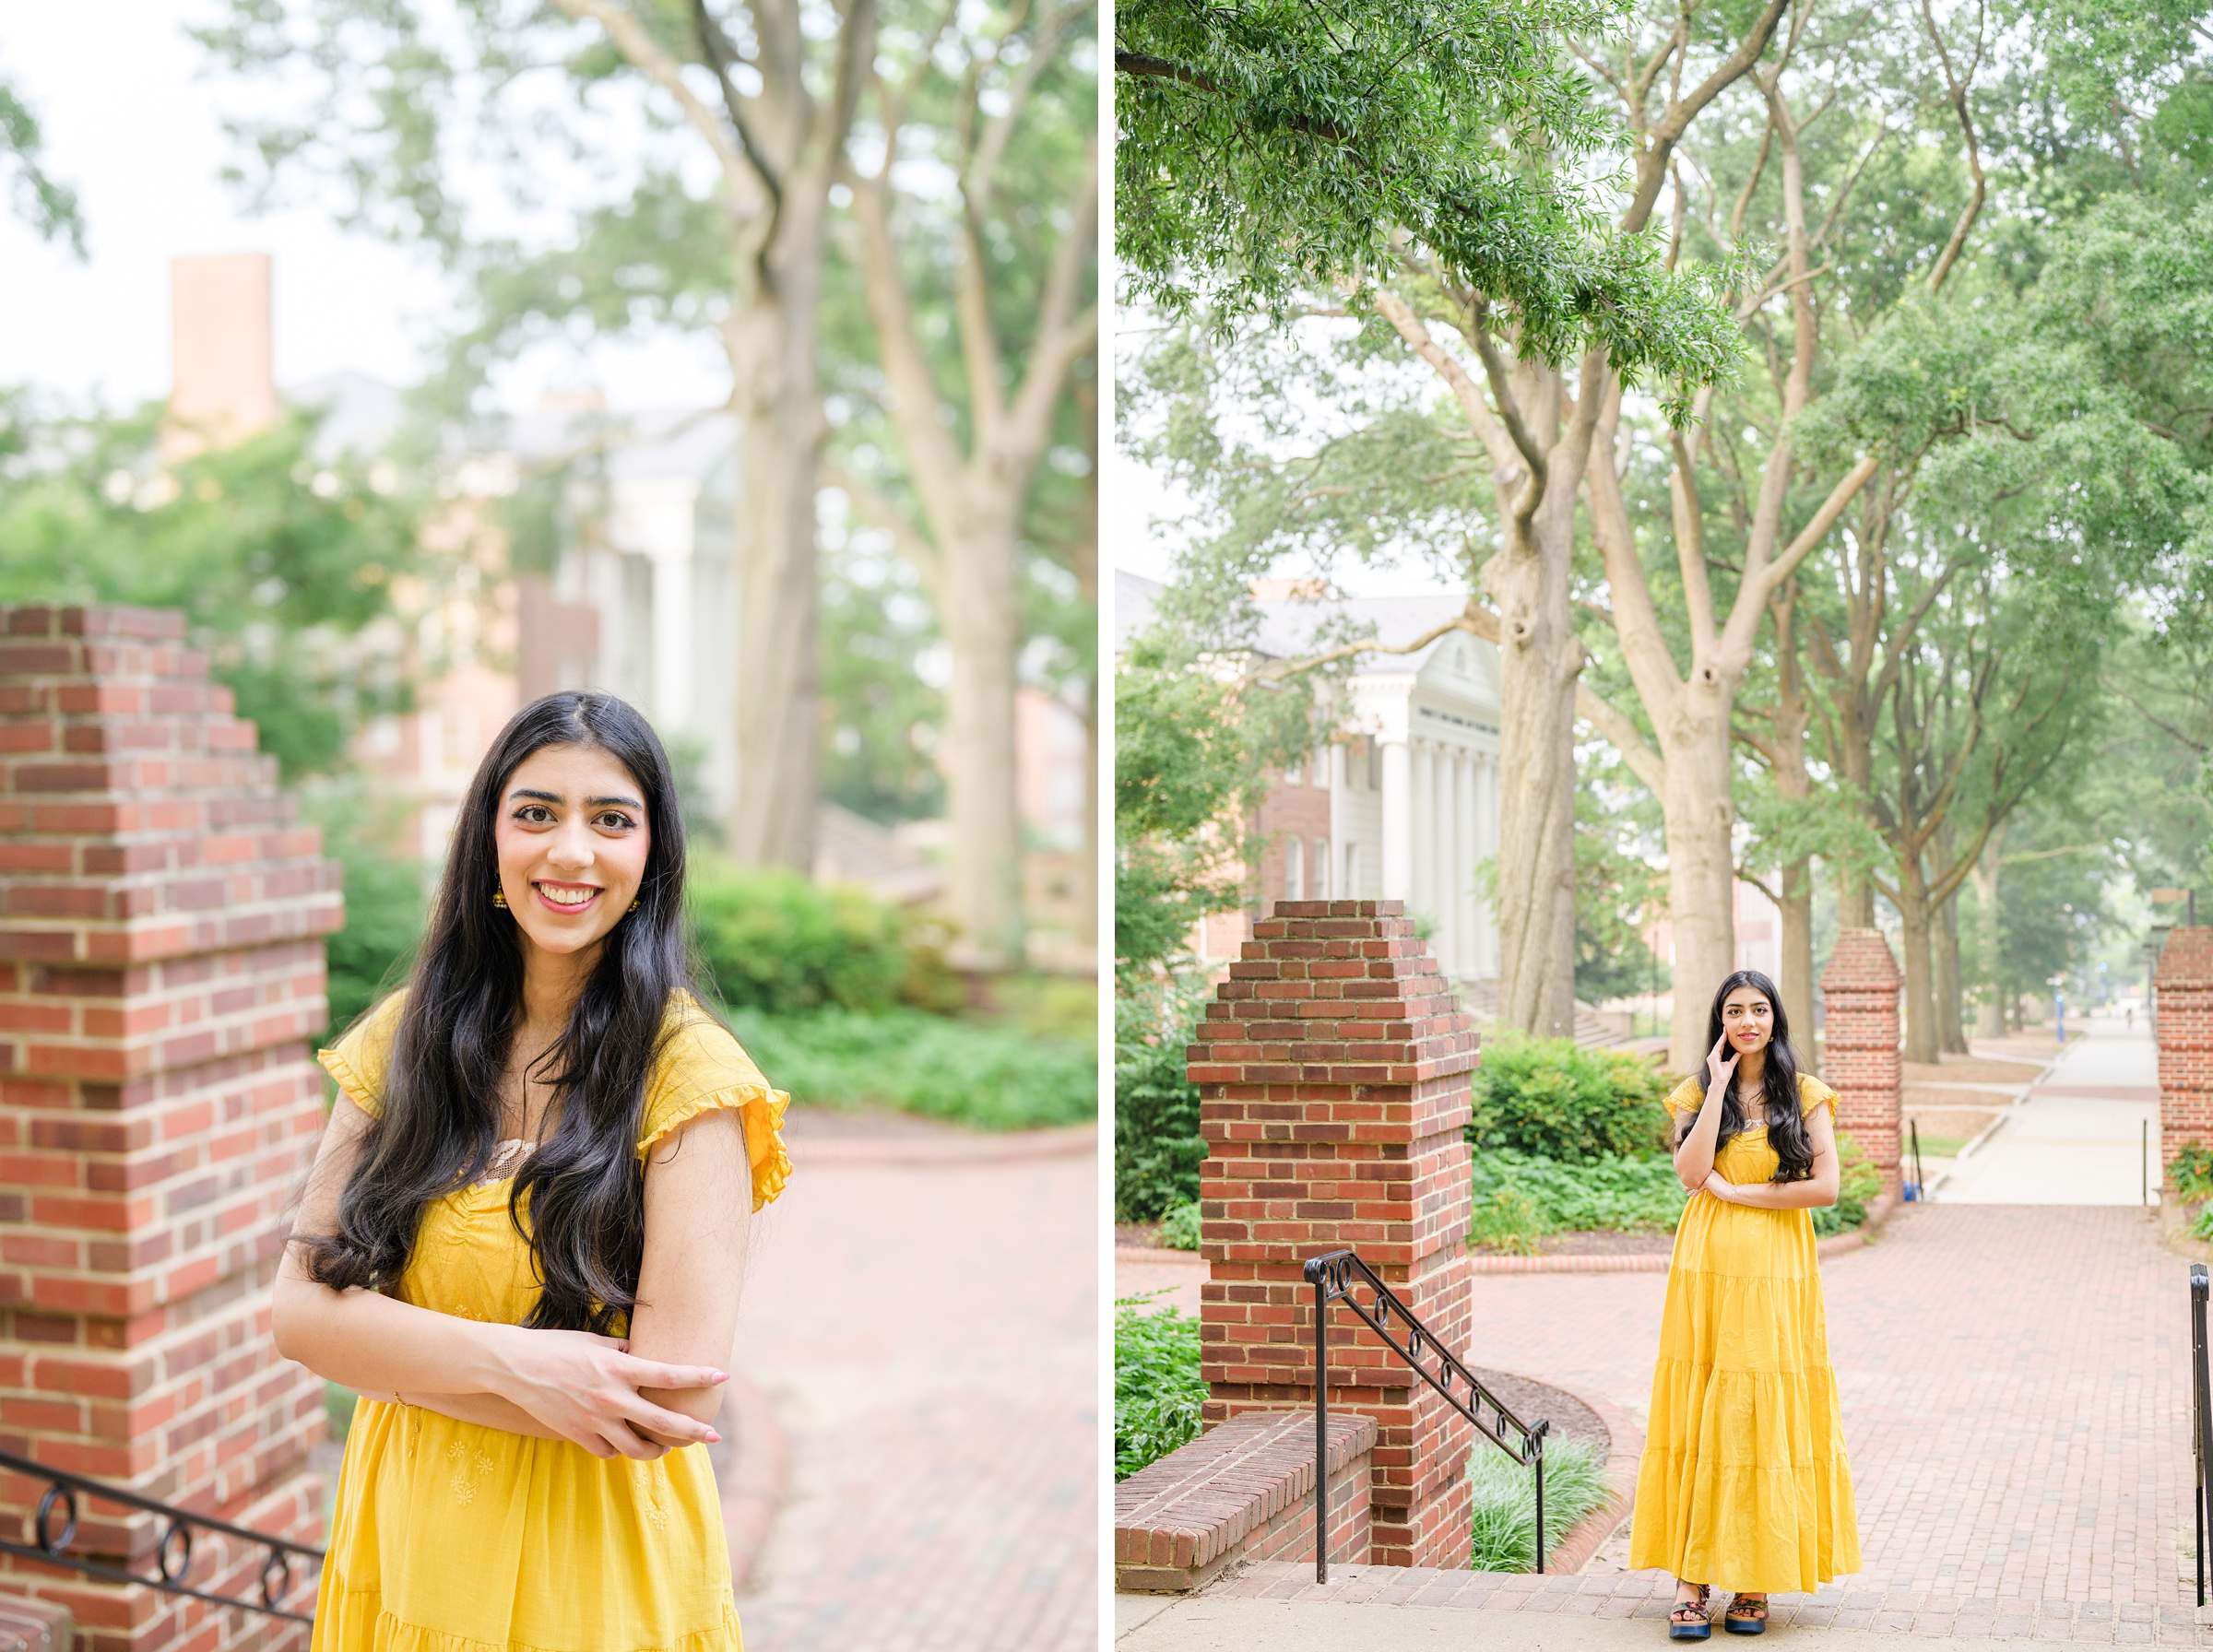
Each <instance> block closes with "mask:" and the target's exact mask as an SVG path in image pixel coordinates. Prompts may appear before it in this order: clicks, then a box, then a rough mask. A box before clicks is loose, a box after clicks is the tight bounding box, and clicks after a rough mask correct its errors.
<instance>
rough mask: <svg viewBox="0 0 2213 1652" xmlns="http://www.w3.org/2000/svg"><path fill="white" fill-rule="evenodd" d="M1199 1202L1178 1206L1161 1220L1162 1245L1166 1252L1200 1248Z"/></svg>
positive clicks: (1193, 1201)
mask: <svg viewBox="0 0 2213 1652" xmlns="http://www.w3.org/2000/svg"><path fill="white" fill-rule="evenodd" d="M1199 1240H1200V1233H1199V1201H1198V1200H1197V1199H1193V1200H1191V1202H1190V1203H1189V1204H1188V1205H1178V1206H1177V1207H1176V1208H1175V1209H1173V1210H1170V1211H1169V1212H1168V1213H1167V1214H1166V1216H1164V1217H1162V1218H1161V1219H1160V1243H1161V1246H1162V1248H1163V1249H1165V1250H1197V1249H1198V1248H1199Z"/></svg>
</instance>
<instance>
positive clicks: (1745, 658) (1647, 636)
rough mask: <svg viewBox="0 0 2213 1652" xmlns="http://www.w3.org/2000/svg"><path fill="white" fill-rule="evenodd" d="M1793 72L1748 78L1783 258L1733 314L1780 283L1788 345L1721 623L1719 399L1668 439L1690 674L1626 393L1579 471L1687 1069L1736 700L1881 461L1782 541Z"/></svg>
mask: <svg viewBox="0 0 2213 1652" xmlns="http://www.w3.org/2000/svg"><path fill="white" fill-rule="evenodd" d="M1794 43H1795V41H1794V39H1793V42H1792V44H1794ZM1789 61H1790V47H1789V46H1786V47H1785V49H1784V51H1783V53H1782V55H1781V61H1779V62H1778V63H1777V64H1776V65H1775V66H1774V68H1773V69H1772V70H1771V71H1770V72H1769V74H1767V75H1764V76H1763V75H1759V74H1757V73H1755V75H1754V81H1755V84H1757V86H1758V87H1759V88H1760V89H1761V91H1762V92H1763V93H1764V94H1765V96H1766V99H1767V103H1768V109H1769V127H1770V130H1771V132H1772V133H1773V141H1774V142H1775V144H1776V147H1777V148H1778V149H1779V150H1780V153H1781V174H1782V198H1783V204H1784V222H1785V226H1786V240H1785V243H1784V256H1783V260H1782V263H1781V267H1780V269H1779V270H1778V272H1777V274H1776V275H1775V276H1774V277H1770V280H1769V282H1768V283H1766V284H1763V288H1762V290H1760V291H1758V292H1756V293H1754V294H1752V295H1750V296H1749V297H1747V298H1746V301H1744V302H1743V303H1742V304H1741V305H1740V306H1739V309H1738V314H1739V315H1740V317H1742V318H1743V319H1746V320H1749V319H1750V317H1751V316H1752V315H1753V314H1755V313H1757V311H1758V310H1759V309H1760V308H1761V307H1762V306H1763V305H1765V303H1766V302H1767V301H1768V300H1769V298H1770V297H1772V296H1773V294H1774V291H1775V289H1776V288H1777V286H1778V285H1780V286H1781V287H1782V288H1784V289H1787V291H1788V294H1789V301H1790V306H1791V319H1792V335H1793V336H1792V345H1793V348H1792V353H1791V363H1790V370H1789V372H1788V374H1787V376H1786V377H1785V379H1784V382H1783V385H1782V398H1781V401H1782V405H1781V419H1780V421H1779V422H1780V429H1779V431H1778V433H1777V437H1776V440H1775V443H1774V444H1773V446H1772V447H1771V448H1770V449H1769V456H1768V463H1767V466H1766V467H1765V469H1764V471H1763V472H1762V475H1761V478H1760V487H1759V493H1758V496H1757V502H1756V503H1755V505H1754V507H1753V513H1752V520H1751V525H1750V531H1749V533H1748V535H1747V537H1746V546H1745V551H1744V565H1743V572H1742V577H1741V578H1740V580H1739V582H1738V585H1737V593H1736V597H1735V600H1734V602H1733V603H1732V604H1731V606H1730V608H1729V611H1728V612H1727V614H1726V615H1722V614H1720V613H1718V612H1717V606H1716V603H1715V599H1714V596H1713V589H1712V584H1711V580H1710V572H1709V568H1708V563H1707V555H1706V537H1705V516H1704V507H1703V504H1702V502H1701V501H1700V499H1699V497H1698V448H1699V444H1700V443H1701V440H1702V437H1703V431H1704V414H1705V413H1706V410H1707V407H1709V405H1710V400H1711V397H1710V393H1702V394H1701V395H1700V396H1699V398H1698V415H1699V417H1698V419H1697V420H1696V422H1694V425H1693V427H1692V428H1691V429H1689V430H1686V431H1675V432H1674V433H1673V441H1674V446H1675V468H1674V470H1673V472H1672V473H1671V475H1670V477H1669V492H1670V500H1671V504H1672V507H1673V509H1672V514H1673V518H1674V521H1673V526H1674V538H1675V556H1676V562H1677V567H1678V570H1679V572H1680V574H1681V586H1682V601H1683V605H1684V608H1685V618H1686V619H1687V620H1688V622H1689V624H1688V630H1689V635H1690V664H1689V669H1688V670H1687V671H1684V670H1681V669H1679V668H1678V667H1677V665H1676V662H1675V654H1674V651H1673V650H1672V648H1671V647H1670V646H1669V643H1668V638H1667V632H1666V629H1665V627H1664V626H1663V622H1662V619H1661V616H1660V611H1659V607H1658V604H1657V603H1656V601H1655V599H1654V597H1653V595H1652V586H1651V581H1650V580H1649V579H1648V578H1647V577H1646V573H1645V567H1644V560H1643V556H1642V554H1641V551H1640V550H1639V545H1638V537H1637V528H1636V524H1635V523H1634V522H1633V520H1632V519H1631V517H1630V513H1629V508H1628V503H1627V500H1626V499H1625V498H1624V496H1623V494H1622V491H1621V483H1620V478H1619V476H1618V473H1617V471H1616V469H1615V456H1614V454H1615V443H1616V441H1617V439H1618V434H1619V432H1618V421H1617V419H1616V418H1615V417H1613V416H1611V415H1612V414H1613V413H1615V412H1617V410H1618V407H1619V391H1618V389H1615V390H1614V392H1613V407H1612V408H1611V409H1610V416H1609V417H1608V418H1606V419H1604V420H1602V439H1601V440H1600V441H1599V442H1598V443H1595V444H1594V445H1593V448H1592V457H1591V462H1590V463H1589V464H1588V466H1586V467H1585V478H1584V479H1585V485H1586V487H1587V489H1588V491H1589V494H1590V498H1591V525H1592V537H1594V538H1595V539H1596V540H1597V541H1598V548H1599V551H1600V554H1601V555H1602V557H1603V558H1604V563H1605V571H1606V589H1607V596H1608V599H1609V602H1610V604H1611V616H1612V619H1613V623H1614V630H1615V636H1616V637H1617V638H1618V639H1619V640H1620V643H1621V649H1622V656H1623V659H1624V661H1625V663H1626V664H1627V667H1628V670H1629V678H1630V680H1631V682H1632V683H1633V684H1634V685H1635V687H1636V690H1637V694H1638V698H1639V700H1640V701H1642V702H1643V704H1644V709H1645V714H1646V716H1647V718H1648V719H1649V720H1650V722H1651V727H1652V733H1653V737H1654V739H1655V740H1656V741H1657V749H1654V748H1653V746H1651V745H1648V744H1647V743H1646V742H1645V740H1644V738H1643V737H1642V736H1641V734H1639V731H1638V729H1637V727H1636V726H1635V724H1634V723H1633V722H1632V721H1631V719H1630V718H1629V717H1628V716H1627V715H1626V714H1623V713H1621V712H1619V711H1618V710H1615V709H1614V708H1612V707H1608V708H1606V710H1605V712H1604V714H1602V715H1599V716H1596V717H1594V718H1593V719H1592V721H1593V723H1594V724H1595V726H1597V727H1598V729H1599V731H1600V732H1601V733H1602V734H1604V735H1605V736H1606V737H1607V738H1608V739H1610V740H1612V741H1613V742H1614V744H1615V746H1616V747H1618V748H1619V749H1621V751H1622V753H1623V755H1624V756H1625V757H1626V758H1627V760H1628V762H1629V765H1630V767H1631V768H1632V769H1633V770H1634V771H1635V772H1636V773H1637V774H1638V775H1639V777H1640V778H1641V779H1643V780H1644V782H1645V784H1646V785H1650V786H1651V788H1652V790H1653V791H1654V792H1655V793H1657V794H1658V795H1659V797H1660V809H1661V818H1662V820H1663V825H1664V828H1665V831H1666V835H1667V868H1668V913H1669V918H1670V920H1671V923H1672V926H1673V931H1674V935H1675V981H1676V984H1677V991H1676V993H1675V1014H1674V1018H1673V1022H1672V1024H1671V1026H1670V1028H1669V1039H1668V1045H1669V1047H1668V1059H1669V1064H1670V1067H1671V1068H1672V1069H1673V1070H1675V1071H1677V1072H1687V1071H1690V1070H1692V1069H1693V1068H1696V1067H1697V1066H1698V1062H1699V1061H1700V1060H1701V1059H1702V1057H1703V1056H1704V1053H1705V1052H1704V1048H1703V1045H1704V1044H1705V1034H1706V1021H1705V1014H1706V1011H1705V999H1706V997H1707V996H1708V994H1709V993H1710V988H1711V987H1712V986H1713V985H1715V984H1718V983H1719V982H1720V981H1721V979H1722V977H1723V976H1724V975H1726V974H1728V973H1729V972H1730V970H1731V969H1732V968H1733V967H1734V963H1735V956H1736V928H1735V896H1734V887H1733V886H1734V879H1735V873H1736V862H1735V855H1734V848H1733V845H1732V842H1731V836H1732V832H1733V829H1734V824H1735V820H1736V811H1735V807H1734V801H1733V798H1732V790H1733V785H1732V783H1733V774H1732V764H1731V741H1732V737H1733V726H1734V712H1735V708H1736V700H1737V694H1738V691H1739V690H1741V689H1742V687H1743V685H1744V680H1745V674H1746V671H1747V670H1749V669H1750V667H1751V665H1752V658H1753V649H1754V646H1755V644H1756V643H1757V639H1758V634H1759V628H1760V622H1761V620H1762V619H1764V618H1765V617H1766V612H1767V608H1768V605H1769V602H1770V601H1771V600H1772V599H1773V598H1774V597H1775V596H1776V595H1777V594H1778V593H1779V592H1780V591H1781V588H1782V587H1783V585H1784V584H1785V583H1786V582H1788V580H1789V579H1790V577H1791V575H1792V573H1793V572H1794V571H1795V570H1796V569H1797V567H1798V565H1799V563H1800V562H1802V561H1804V560H1805V558H1806V557H1807V555H1808V554H1810V553H1811V552H1812V551H1813V549H1815V547H1817V545H1819V544H1820V543H1821V541H1822V540H1823V539H1824V538H1825V537H1827V536H1828V530H1829V528H1830V527H1831V526H1832V525H1834V524H1835V522H1836V520H1837V518H1838V516H1839V515H1840V514H1841V513H1842V512H1843V510H1844V508H1845V507H1846V506H1847V505H1849V504H1850V503H1851V502H1852V496H1853V495H1854V494H1856V493H1858V492H1859V490H1861V488H1862V487H1864V485H1865V484H1866V482H1867V479H1868V478H1870V477H1871V476H1873V475H1874V474H1875V471H1876V466H1877V463H1878V460H1877V459H1876V456H1874V455H1869V456H1867V457H1865V458H1863V459H1862V460H1861V461H1860V462H1859V463H1858V464H1856V465H1854V466H1852V468H1851V469H1850V470H1848V471H1847V472H1846V473H1845V474H1844V475H1843V476H1842V477H1840V478H1838V480H1837V482H1836V483H1835V484H1834V486H1832V487H1831V488H1830V490H1829V492H1828V498H1827V499H1825V500H1824V501H1822V503H1821V505H1820V506H1819V508H1818V509H1817V510H1816V511H1815V513H1814V514H1813V517H1812V519H1811V520H1810V521H1809V522H1807V523H1806V524H1805V526H1804V527H1802V528H1801V529H1800V530H1799V531H1798V533H1797V534H1796V535H1795V536H1793V537H1791V538H1790V539H1789V540H1788V541H1787V542H1785V540H1784V537H1783V506H1784V503H1785V501H1786V498H1787V495H1788V492H1789V488H1790V483H1791V479H1792V475H1793V468H1794V464H1795V460H1794V457H1793V451H1792V447H1791V442H1790V433H1789V432H1790V421H1791V420H1792V419H1793V418H1795V417H1796V416H1797V415H1798V413H1799V412H1801V411H1802V410H1803V409H1804V408H1805V406H1806V405H1807V403H1808V402H1810V401H1811V400H1812V384H1813V372H1814V364H1815V358H1816V355H1817V348H1818V343H1819V333H1818V326H1817V321H1816V318H1815V312H1814V298H1813V292H1812V286H1813V281H1812V271H1811V268H1810V263H1809V257H1808V250H1809V237H1808V235H1807V232H1806V223H1805V169H1804V166H1803V163H1802V161H1801V159H1800V151H1799V145H1798V129H1797V124H1796V121H1795V120H1794V118H1793V114H1792V112H1791V109H1790V104H1789V100H1788V99H1787V98H1785V97H1784V96H1783V95H1782V92H1781V77H1782V74H1783V71H1784V69H1785V68H1786V67H1787V66H1788V64H1789ZM1809 970H1810V965H1809Z"/></svg>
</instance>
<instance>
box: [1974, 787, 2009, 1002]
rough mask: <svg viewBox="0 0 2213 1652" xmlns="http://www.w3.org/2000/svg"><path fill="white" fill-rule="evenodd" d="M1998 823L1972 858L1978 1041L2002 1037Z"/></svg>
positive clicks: (2001, 832) (2002, 829)
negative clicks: (1978, 988) (1979, 971)
mask: <svg viewBox="0 0 2213 1652" xmlns="http://www.w3.org/2000/svg"><path fill="white" fill-rule="evenodd" d="M2006 825H2007V822H2006V821H2004V820H2000V821H1999V822H1998V823H1997V825H1996V826H1994V827H1993V828H1992V829H1991V833H1990V841H1989V842H1987V843H1985V844H1983V845H1982V854H1981V855H1977V856H1976V857H1975V867H1974V871H1973V872H1972V873H1971V874H1970V876H1972V877H1973V879H1974V880H1975V951H1976V953H1977V955H1978V958H1979V961H1980V962H1981V963H1982V991H1981V993H1980V994H1979V995H1978V996H1979V997H1980V998H1981V1002H1980V1003H1978V1004H1977V1005H1976V1007H1975V1033H1976V1035H1977V1036H1978V1037H1982V1038H2003V1037H2004V1036H2005V1035H2006V987H2005V984H2004V979H2003V972H2002V971H2000V969H1999V968H1998V873H1999V871H2000V870H2001V869H2002V868H2003V867H2004V866H2005V864H2006V863H2005V858H2004V855H2005V848H2006Z"/></svg>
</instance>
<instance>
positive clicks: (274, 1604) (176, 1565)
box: [0, 1451, 323, 1623]
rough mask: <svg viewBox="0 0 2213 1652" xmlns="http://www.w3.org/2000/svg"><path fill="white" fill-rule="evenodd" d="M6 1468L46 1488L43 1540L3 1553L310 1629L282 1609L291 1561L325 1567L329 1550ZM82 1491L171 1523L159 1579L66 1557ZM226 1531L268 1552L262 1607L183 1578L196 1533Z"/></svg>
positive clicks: (15, 1461)
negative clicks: (57, 1525)
mask: <svg viewBox="0 0 2213 1652" xmlns="http://www.w3.org/2000/svg"><path fill="white" fill-rule="evenodd" d="M0 1469H6V1470H8V1471H9V1472H11V1473H15V1474H21V1475H24V1476H26V1477H27V1478H29V1479H32V1480H42V1481H45V1482H46V1494H45V1495H44V1496H42V1497H41V1498H40V1499H39V1512H38V1515H37V1517H36V1518H35V1519H34V1520H33V1522H32V1525H31V1529H32V1531H33V1532H34V1533H35V1534H36V1536H37V1538H38V1545H37V1546H36V1547H35V1548H34V1547H32V1546H31V1545H30V1544H28V1543H11V1542H7V1541H5V1540H0V1554H19V1555H21V1556H22V1557H23V1558H25V1559H26V1560H36V1561H43V1562H44V1563H46V1564H48V1565H50V1566H66V1567H67V1568H68V1569H69V1570H71V1571H73V1572H78V1573H82V1574H83V1575H85V1576H87V1577H96V1578H98V1579H100V1581H101V1582H102V1583H135V1584H138V1585H140V1586H142V1587H146V1588H150V1589H160V1591H161V1592H162V1593H163V1594H165V1595H188V1596H190V1597H191V1598H192V1599H195V1600H205V1601H207V1602H208V1604H210V1605H212V1606H235V1607H239V1608H241V1609H243V1611H257V1612H261V1613H263V1614H264V1615H266V1616H267V1617H272V1618H283V1619H286V1620H288V1621H289V1622H294V1623H312V1622H314V1621H315V1620H314V1614H313V1613H312V1612H297V1611H286V1610H285V1609H284V1608H283V1607H281V1606H279V1605H278V1601H280V1600H282V1599H284V1598H285V1597H286V1596H287V1595H289V1594H290V1593H291V1590H292V1563H291V1561H290V1558H289V1557H290V1556H291V1555H295V1554H297V1555H301V1556H303V1557H305V1558H306V1559H308V1560H310V1561H312V1562H314V1564H315V1565H317V1566H320V1565H321V1564H322V1563H323V1551H322V1550H320V1549H317V1548H314V1547H313V1546H312V1545H310V1544H307V1543H295V1542H292V1541H291V1540H290V1539H287V1538H273V1537H271V1536H269V1535H268V1534H267V1533H266V1532H261V1531H249V1530H247V1529H246V1528H244V1527H243V1526H233V1525H231V1523H230V1522H229V1521H227V1520H217V1519H213V1518H211V1517H209V1516H207V1515H195V1514H194V1513H193V1512H192V1511H191V1510H190V1509H183V1508H178V1507H177V1506H176V1505H175V1504H168V1503H160V1502H157V1501H156V1500H155V1499H153V1498H151V1497H146V1496H141V1495H140V1494H139V1493H136V1492H131V1491H125V1490H124V1488H123V1487H121V1486H116V1485H110V1484H108V1483H107V1482H106V1481H98V1480H92V1479H89V1478H88V1477H87V1476H85V1475H82V1474H72V1473H71V1472H70V1471H69V1470H68V1469H53V1468H49V1467H48V1466H47V1465H46V1464H44V1463H38V1462H33V1461H32V1460H31V1459H30V1458H29V1457H18V1456H16V1455H15V1453H13V1452H10V1451H0ZM79 1492H82V1493H84V1494H85V1495H86V1496H87V1497H90V1498H96V1499H98V1500H99V1501H100V1502H101V1503H113V1504H121V1505H122V1506H123V1507H124V1508H135V1509H140V1510H143V1511H144V1512H146V1513H148V1514H149V1515H161V1516H166V1517H167V1518H168V1521H169V1528H168V1529H167V1530H165V1531H164V1532H162V1534H161V1541H160V1543H159V1544H157V1545H156V1546H155V1549H154V1575H153V1576H151V1577H148V1576H146V1575H143V1574H142V1573H137V1572H131V1571H126V1570H124V1568H123V1567H121V1566H112V1565H109V1564H107V1563H105V1562H102V1561H96V1560H87V1559H84V1558H83V1557H82V1556H78V1555H72V1554H66V1553H64V1552H63V1551H65V1550H66V1549H67V1548H68V1547H69V1540H70V1539H72V1538H74V1537H75V1536H76V1535H77V1493H79ZM57 1508H58V1509H60V1510H61V1514H62V1526H61V1530H60V1531H59V1532H58V1533H56V1532H55V1531H54V1529H53V1514H54V1511H55V1510H56V1509H57ZM195 1530H198V1531H212V1532H220V1533H221V1534H222V1535H223V1536H224V1537H227V1538H236V1539H237V1540H240V1541H241V1542H244V1543H251V1544H253V1545H254V1547H256V1548H259V1549H263V1550H266V1552H267V1555H266V1559H264V1560H263V1562H262V1563H261V1578H260V1587H261V1599H260V1600H258V1601H254V1600H245V1599H239V1598H237V1597H235V1596H231V1595H217V1594H212V1593H210V1592H209V1591H207V1590H206V1589H195V1588H194V1587H191V1586H190V1585H189V1584H187V1583H185V1581H184V1579H185V1577H186V1576H188V1575H190V1574H191V1571H192V1534H193V1533H194V1531H195Z"/></svg>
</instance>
